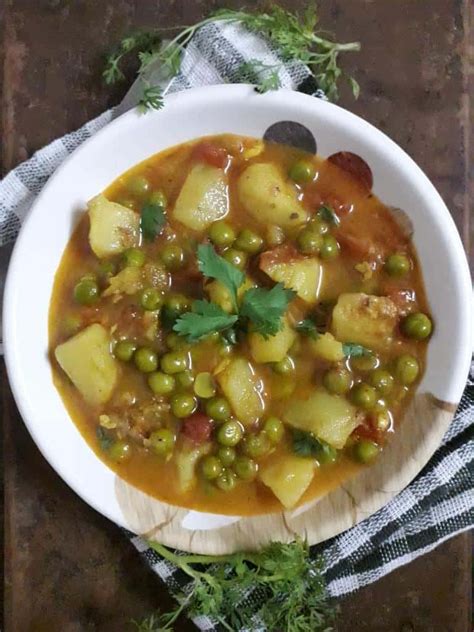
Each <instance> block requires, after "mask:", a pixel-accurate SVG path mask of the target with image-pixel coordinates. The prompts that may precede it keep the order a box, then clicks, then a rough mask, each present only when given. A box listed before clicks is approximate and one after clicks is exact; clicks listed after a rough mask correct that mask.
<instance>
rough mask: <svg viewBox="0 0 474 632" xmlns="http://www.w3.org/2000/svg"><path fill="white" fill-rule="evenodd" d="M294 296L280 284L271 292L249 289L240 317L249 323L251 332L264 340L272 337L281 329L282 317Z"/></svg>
mask: <svg viewBox="0 0 474 632" xmlns="http://www.w3.org/2000/svg"><path fill="white" fill-rule="evenodd" d="M295 296H296V293H295V292H294V291H293V290H287V289H286V288H285V287H283V285H282V284H281V283H277V284H276V285H274V286H273V287H272V289H271V290H267V289H266V288H261V287H254V288H250V289H249V290H247V292H245V294H244V296H243V299H242V304H241V307H240V315H241V316H242V317H243V318H246V319H248V320H249V321H250V322H251V329H252V331H256V332H258V333H259V334H262V336H263V337H264V338H268V337H269V336H274V335H275V334H276V333H277V332H278V331H280V329H281V328H282V316H283V314H284V313H285V312H286V310H287V307H288V304H289V303H290V301H291V300H292V299H293V298H294V297H295Z"/></svg>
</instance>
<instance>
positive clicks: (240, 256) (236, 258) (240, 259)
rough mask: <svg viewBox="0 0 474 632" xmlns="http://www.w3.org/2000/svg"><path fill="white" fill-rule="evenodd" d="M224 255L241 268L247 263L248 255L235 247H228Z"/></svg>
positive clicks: (227, 259)
mask: <svg viewBox="0 0 474 632" xmlns="http://www.w3.org/2000/svg"><path fill="white" fill-rule="evenodd" d="M222 256H223V257H224V259H225V260H226V261H228V262H229V263H231V264H232V265H233V266H235V267H236V268H239V270H243V269H244V268H245V266H246V264H247V255H246V254H245V252H242V251H241V250H235V248H228V249H227V250H226V251H225V252H224V254H223V255H222Z"/></svg>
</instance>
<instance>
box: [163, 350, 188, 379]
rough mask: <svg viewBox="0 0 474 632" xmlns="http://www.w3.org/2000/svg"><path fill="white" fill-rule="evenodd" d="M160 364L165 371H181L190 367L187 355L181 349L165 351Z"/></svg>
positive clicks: (171, 372) (170, 372)
mask: <svg viewBox="0 0 474 632" xmlns="http://www.w3.org/2000/svg"><path fill="white" fill-rule="evenodd" d="M160 366H161V370H162V371H163V372H164V373H168V374H173V373H181V371H185V370H186V369H187V368H188V358H187V355H186V354H185V353H182V352H181V351H170V352H169V353H165V355H164V356H162V358H161V362H160Z"/></svg>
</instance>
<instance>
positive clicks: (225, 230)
mask: <svg viewBox="0 0 474 632" xmlns="http://www.w3.org/2000/svg"><path fill="white" fill-rule="evenodd" d="M209 239H210V240H211V241H212V243H214V244H215V245H216V246H219V247H220V248H225V247H226V246H231V245H232V244H233V243H234V241H235V231H234V229H233V228H232V226H230V224H227V222H214V223H213V224H211V226H210V228H209Z"/></svg>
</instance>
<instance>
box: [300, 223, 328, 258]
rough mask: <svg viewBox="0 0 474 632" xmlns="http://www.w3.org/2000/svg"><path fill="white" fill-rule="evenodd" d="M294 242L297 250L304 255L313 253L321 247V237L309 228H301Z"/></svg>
mask: <svg viewBox="0 0 474 632" xmlns="http://www.w3.org/2000/svg"><path fill="white" fill-rule="evenodd" d="M296 244H297V246H298V250H299V251H300V252H302V253H303V254H304V255H315V254H317V253H318V252H319V251H320V249H321V246H322V244H323V237H321V235H318V233H317V232H316V231H314V230H311V228H303V230H302V231H301V232H300V233H299V235H298V237H297V239H296Z"/></svg>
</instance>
